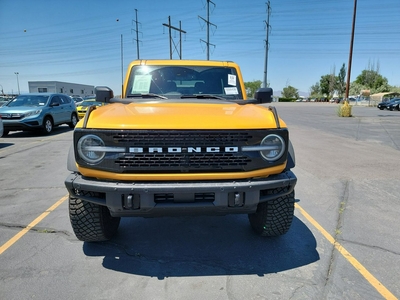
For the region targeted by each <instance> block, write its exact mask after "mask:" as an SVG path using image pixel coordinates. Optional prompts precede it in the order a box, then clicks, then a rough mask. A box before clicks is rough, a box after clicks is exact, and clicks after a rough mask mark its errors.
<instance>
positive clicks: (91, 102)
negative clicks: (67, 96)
mask: <svg viewBox="0 0 400 300" xmlns="http://www.w3.org/2000/svg"><path fill="white" fill-rule="evenodd" d="M92 105H95V106H97V107H99V106H103V105H104V103H102V102H97V101H96V100H95V99H89V100H84V101H82V102H81V103H80V104H79V105H78V106H77V107H76V110H77V112H78V118H79V119H82V118H83V117H84V116H85V114H86V111H87V110H88V108H89V107H90V106H92Z"/></svg>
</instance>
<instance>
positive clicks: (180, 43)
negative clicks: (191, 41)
mask: <svg viewBox="0 0 400 300" xmlns="http://www.w3.org/2000/svg"><path fill="white" fill-rule="evenodd" d="M163 25H164V26H166V27H168V31H169V58H170V59H172V44H174V48H175V50H176V51H178V49H176V45H175V43H174V40H173V39H172V34H171V29H174V30H176V31H179V59H182V33H185V34H186V31H184V30H182V28H181V21H179V28H176V27H174V26H172V25H171V16H168V24H165V23H163Z"/></svg>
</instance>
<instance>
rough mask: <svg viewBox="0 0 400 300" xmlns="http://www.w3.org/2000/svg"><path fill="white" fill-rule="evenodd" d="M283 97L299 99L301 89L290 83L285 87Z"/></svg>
mask: <svg viewBox="0 0 400 300" xmlns="http://www.w3.org/2000/svg"><path fill="white" fill-rule="evenodd" d="M282 97H283V98H294V99H297V98H299V91H298V90H297V89H296V88H294V87H292V86H290V85H289V86H287V87H284V88H283V91H282Z"/></svg>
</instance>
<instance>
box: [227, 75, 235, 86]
mask: <svg viewBox="0 0 400 300" xmlns="http://www.w3.org/2000/svg"><path fill="white" fill-rule="evenodd" d="M228 84H229V85H234V86H236V75H232V74H228Z"/></svg>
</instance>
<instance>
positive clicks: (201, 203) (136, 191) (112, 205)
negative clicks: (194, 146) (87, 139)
mask: <svg viewBox="0 0 400 300" xmlns="http://www.w3.org/2000/svg"><path fill="white" fill-rule="evenodd" d="M296 182H297V178H296V176H295V175H294V173H293V172H291V171H287V172H284V173H281V174H278V175H271V176H269V177H267V178H258V179H247V180H237V181H215V180H214V181H201V182H199V181H192V182H184V181H181V182H165V181H164V182H127V183H125V182H109V181H101V180H96V179H92V178H84V177H82V175H80V174H78V173H72V174H70V175H69V176H68V177H67V179H66V180H65V186H66V187H67V189H68V192H69V194H70V196H71V197H72V198H79V199H82V200H84V201H89V202H92V203H95V204H99V205H103V206H107V207H108V208H109V210H110V213H111V215H112V216H114V217H133V216H136V217H160V216H179V215H226V214H238V213H246V214H248V213H253V212H255V211H256V209H257V205H258V203H260V202H266V201H269V200H273V199H277V198H279V197H282V196H285V195H287V194H289V193H291V192H292V191H293V190H294V187H295V185H296Z"/></svg>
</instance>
